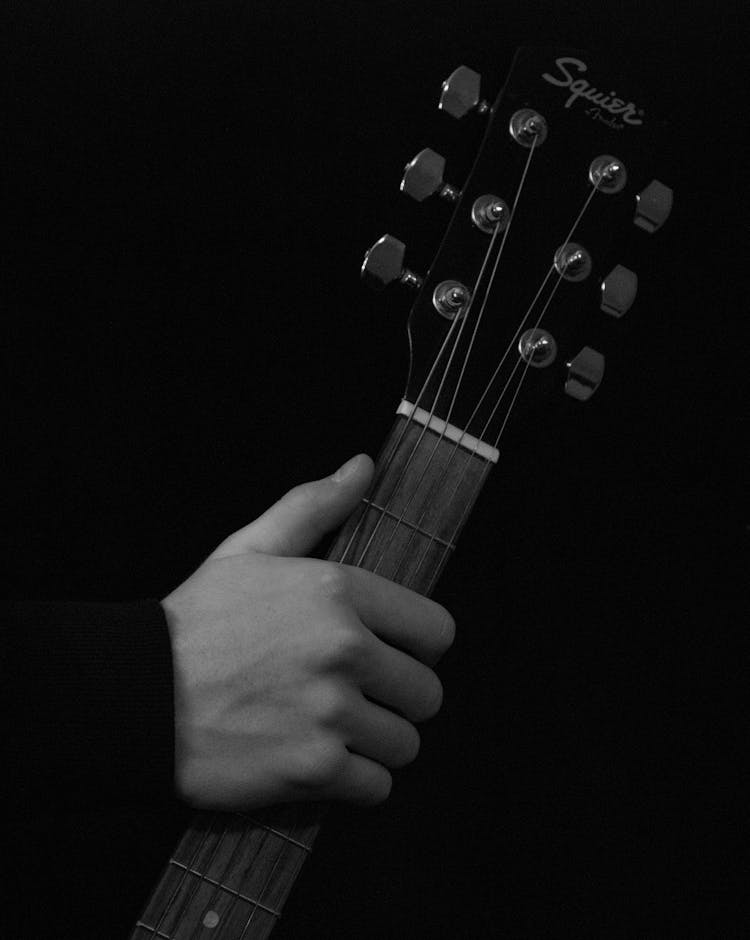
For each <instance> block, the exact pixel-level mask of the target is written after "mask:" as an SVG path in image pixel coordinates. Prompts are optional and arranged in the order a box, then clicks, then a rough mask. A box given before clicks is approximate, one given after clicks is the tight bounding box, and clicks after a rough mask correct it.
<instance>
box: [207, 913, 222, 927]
mask: <svg viewBox="0 0 750 940" xmlns="http://www.w3.org/2000/svg"><path fill="white" fill-rule="evenodd" d="M218 923H219V915H218V914H217V913H216V911H207V912H206V916H205V917H204V918H203V926H204V927H209V928H211V927H215V926H216V925H217V924H218Z"/></svg>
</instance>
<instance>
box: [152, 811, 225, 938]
mask: <svg viewBox="0 0 750 940" xmlns="http://www.w3.org/2000/svg"><path fill="white" fill-rule="evenodd" d="M218 815H219V814H218V813H212V814H211V819H210V821H209V823H208V826H207V827H206V831H205V832H204V834H203V838H202V839H201V841H200V842H199V843H198V846H197V848H196V849H195V851H194V852H193V857H192V859H191V861H192V862H194V861H195V860H196V859H197V858H198V856H199V854H200V852H201V850H202V849H203V846H204V845H205V844H206V842H207V840H208V837H209V835H210V834H211V829H212V828H213V825H214V823H215V822H216V819H217V818H218ZM219 841H221V840H219ZM173 861H174V859H171V858H170V860H169V862H170V863H171V862H173ZM175 864H178V863H177V862H175ZM181 867H184V866H181ZM185 877H186V876H185V874H183V875H182V878H180V880H179V882H178V883H177V887H176V888H175V889H174V891H173V892H172V896H171V897H170V899H169V900H168V901H167V904H166V907H165V908H164V910H163V911H162V912H161V915H160V917H159V918H158V919H157V921H156V925H155V927H154V928H153V929H154V931H155V932H157V931H158V928H159V926H160V925H161V924H162V923H163V921H164V918H165V917H166V916H167V914H168V913H169V909H170V907H171V906H172V904H173V903H174V901H175V899H176V897H177V895H178V894H179V893H180V889H181V888H182V885H183V882H184V880H185ZM180 916H181V914H178V915H177V920H178V921H179V918H180Z"/></svg>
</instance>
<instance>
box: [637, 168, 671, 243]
mask: <svg viewBox="0 0 750 940" xmlns="http://www.w3.org/2000/svg"><path fill="white" fill-rule="evenodd" d="M673 195H674V193H673V192H672V190H671V189H670V188H669V186H665V185H664V183H660V182H659V180H651V182H650V183H649V184H648V186H647V187H646V188H645V189H644V190H642V191H641V192H640V193H638V195H637V196H636V197H635V200H636V209H635V217H634V218H633V223H634V224H635V225H637V226H638V228H642V229H643V230H644V231H645V232H648V233H649V235H651V234H653V233H654V232H655V231H657V229H660V228H661V227H662V225H664V223H665V222H666V221H667V219H668V218H669V214H670V212H671V211H672V199H673Z"/></svg>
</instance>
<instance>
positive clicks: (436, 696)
mask: <svg viewBox="0 0 750 940" xmlns="http://www.w3.org/2000/svg"><path fill="white" fill-rule="evenodd" d="M350 464H353V466H351V467H350V468H349V469H350V472H349V475H347V476H345V477H343V478H342V479H340V480H336V479H335V477H326V478H324V479H322V480H316V481H313V482H310V483H304V484H302V485H301V486H297V487H295V488H294V489H292V490H290V491H289V492H288V493H287V494H286V495H285V496H283V497H282V498H281V499H280V500H279V501H278V502H277V503H275V504H274V505H273V506H271V507H270V508H269V509H268V510H267V511H266V512H265V513H263V515H262V516H260V517H259V518H258V519H256V520H255V521H254V522H252V523H251V524H250V525H248V526H246V527H245V528H243V529H240V530H239V531H238V532H235V533H234V534H233V535H231V536H230V537H229V538H228V539H226V540H225V541H224V542H222V543H221V545H219V547H218V548H217V549H216V551H214V552H213V553H212V555H210V556H209V558H208V559H207V560H206V561H205V562H204V563H203V564H202V565H201V566H200V568H198V569H197V571H195V573H194V574H193V575H191V577H189V578H188V579H187V581H185V582H184V583H183V584H181V585H180V586H179V587H178V588H176V589H175V590H174V591H173V592H172V593H171V594H170V595H169V596H168V597H166V598H165V599H164V600H163V601H162V605H163V607H164V609H165V612H166V615H167V622H168V624H169V631H170V637H171V641H172V649H173V660H174V670H175V725H176V727H175V731H176V746H175V784H176V789H177V793H178V795H179V796H180V797H182V798H183V799H184V800H185V801H186V802H188V803H190V804H192V805H194V806H199V807H204V808H212V809H242V808H252V807H258V806H264V805H270V804H273V803H281V802H288V801H299V800H329V799H338V800H346V801H350V802H356V803H364V804H373V803H379V802H381V801H383V800H385V799H386V798H387V796H388V794H389V793H390V790H391V784H392V778H391V774H390V771H389V768H391V769H393V768H396V767H402V766H404V765H405V764H408V763H410V762H411V761H413V760H414V758H415V757H416V755H417V752H418V750H419V733H418V732H417V730H416V728H415V727H414V723H415V722H420V721H423V720H425V719H427V718H430V717H432V716H433V715H435V714H436V712H437V711H438V709H439V708H440V705H441V702H442V685H441V683H440V680H439V679H438V678H437V676H436V675H435V673H434V672H433V671H432V669H431V668H430V667H431V666H434V665H435V663H436V662H437V661H438V659H439V658H440V657H441V656H442V654H443V653H444V652H445V651H446V650H447V649H448V647H449V646H450V645H451V643H452V641H453V636H454V632H455V624H454V622H453V619H452V617H451V616H450V614H449V613H448V611H447V610H445V608H443V607H442V606H441V605H439V604H437V603H435V602H434V601H432V600H430V599H428V598H426V597H423V596H422V595H420V594H417V593H415V592H414V591H411V590H409V589H408V588H405V587H403V586H401V585H398V584H395V583H394V582H392V581H389V580H387V579H386V578H383V577H380V576H379V575H376V574H373V573H372V572H369V571H366V570H364V569H361V568H355V567H353V566H350V565H339V564H337V563H335V562H328V561H322V560H320V559H311V558H303V557H298V556H301V555H304V554H305V553H307V552H309V551H310V550H311V549H312V548H313V547H314V546H315V544H317V542H319V541H320V539H321V537H322V536H323V535H324V534H325V533H326V532H328V531H332V530H333V529H334V528H337V527H338V526H339V525H341V524H342V523H343V522H344V520H345V519H346V518H347V517H348V516H349V515H350V514H351V512H353V510H354V509H355V508H356V506H357V503H358V501H359V500H360V499H361V497H362V496H363V495H364V494H365V492H366V491H367V488H368V486H369V483H370V480H371V477H372V473H373V465H372V461H371V460H370V458H369V457H367V456H366V455H365V454H360V455H359V456H358V457H356V458H354V459H353V461H350ZM346 466H348V465H345V467H346ZM342 469H344V468H342Z"/></svg>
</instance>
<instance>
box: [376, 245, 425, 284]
mask: <svg viewBox="0 0 750 940" xmlns="http://www.w3.org/2000/svg"><path fill="white" fill-rule="evenodd" d="M405 252H406V245H405V244H404V243H403V242H400V241H399V240H398V239H397V238H394V237H393V235H383V237H382V238H379V239H378V240H377V241H376V242H375V244H374V245H373V246H372V248H370V250H369V251H367V252H366V253H365V260H364V261H363V262H362V277H363V278H364V280H365V281H366V283H367V284H369V286H370V287H372V288H373V289H374V290H383V288H384V287H387V286H388V285H389V284H392V283H393V281H400V282H401V283H402V284H406V285H408V286H409V287H414V288H419V287H421V286H422V278H421V277H420V276H419V275H418V274H415V273H414V272H413V271H410V270H409V269H408V268H405V267H404V253H405Z"/></svg>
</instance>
